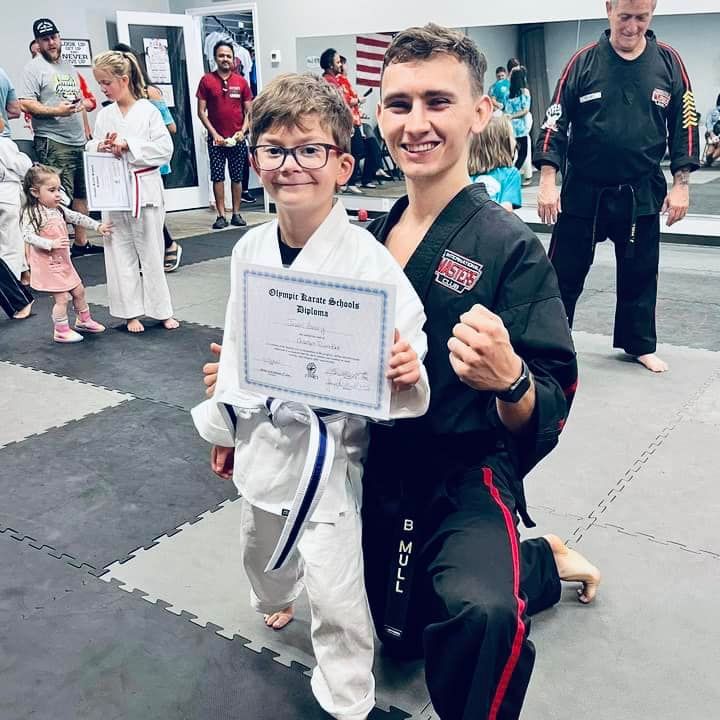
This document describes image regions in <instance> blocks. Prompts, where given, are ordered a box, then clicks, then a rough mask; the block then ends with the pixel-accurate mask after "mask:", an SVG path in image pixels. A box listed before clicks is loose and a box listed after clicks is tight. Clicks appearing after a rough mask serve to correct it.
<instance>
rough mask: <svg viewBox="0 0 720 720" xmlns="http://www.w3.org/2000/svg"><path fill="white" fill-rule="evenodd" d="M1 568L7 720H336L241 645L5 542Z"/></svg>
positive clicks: (262, 656) (302, 682)
mask: <svg viewBox="0 0 720 720" xmlns="http://www.w3.org/2000/svg"><path fill="white" fill-rule="evenodd" d="M0 565H1V566H2V568H3V573H2V577H0V647H2V652H1V653H0V717H2V718H3V720H25V719H26V718H43V719H45V718H53V720H79V719H80V718H82V720H121V719H122V720H226V719H227V720H230V719H231V718H232V720H240V719H242V718H247V719H248V720H250V719H252V720H278V719H279V718H288V719H290V718H303V720H326V719H327V718H329V716H328V715H326V714H325V713H324V712H323V711H322V710H321V709H320V708H319V706H318V705H317V704H316V702H315V700H314V698H313V696H312V693H311V690H310V684H309V681H308V678H306V677H304V676H303V675H302V673H301V672H300V671H301V670H302V668H284V667H282V666H280V665H278V664H277V663H274V662H272V654H271V653H269V652H263V653H255V652H253V651H252V650H248V649H247V648H245V647H244V646H243V644H242V639H241V638H236V639H235V640H234V641H229V640H226V639H224V638H221V637H219V636H218V635H216V634H214V633H213V632H212V629H211V628H207V629H203V628H200V627H198V626H196V625H194V624H192V623H191V622H189V620H190V617H191V616H185V615H183V616H180V617H176V616H173V615H171V614H170V613H167V612H164V611H163V609H162V606H160V605H158V606H155V605H150V604H148V603H146V602H142V600H141V599H140V597H137V596H132V595H128V594H127V593H124V592H121V591H119V590H118V589H117V588H115V587H114V586H112V585H108V584H106V583H104V582H102V581H101V580H98V579H97V578H94V577H92V576H89V575H87V574H84V573H81V572H79V571H77V570H74V569H73V568H71V567H70V566H69V565H67V564H65V563H62V562H60V561H58V560H53V559H52V558H50V557H48V556H47V555H43V554H42V553H39V552H37V551H36V550H33V549H31V548H29V547H27V546H26V545H25V544H23V543H19V542H17V541H15V540H13V539H12V538H11V537H10V536H9V534H8V533H0ZM371 717H373V718H374V719H375V720H380V719H381V718H386V719H387V720H400V719H401V718H403V717H405V716H404V715H403V714H397V713H395V714H393V715H390V714H387V713H382V712H380V711H376V712H374V713H373V715H372V716H371Z"/></svg>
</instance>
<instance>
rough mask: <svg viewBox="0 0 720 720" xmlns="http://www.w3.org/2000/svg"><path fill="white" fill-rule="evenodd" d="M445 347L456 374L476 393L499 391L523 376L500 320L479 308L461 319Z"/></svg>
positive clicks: (493, 314)
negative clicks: (479, 391) (478, 391)
mask: <svg viewBox="0 0 720 720" xmlns="http://www.w3.org/2000/svg"><path fill="white" fill-rule="evenodd" d="M447 346H448V350H449V351H450V365H452V368H453V370H454V371H455V374H456V375H457V376H458V378H460V380H462V382H464V383H465V384H466V385H469V386H470V387H472V388H474V389H475V390H484V391H490V392H502V391H504V390H507V389H508V388H509V387H510V386H511V385H512V384H513V383H514V382H515V381H516V380H517V379H518V378H519V377H520V374H521V373H522V360H521V359H520V357H519V356H518V355H517V354H516V353H515V351H514V350H513V347H512V345H511V344H510V335H509V333H508V331H507V329H506V328H505V325H504V324H503V321H502V320H501V319H500V318H499V317H498V316H497V315H495V313H492V312H490V310H488V309H487V308H486V307H483V306H482V305H473V307H472V308H471V309H470V310H469V311H468V312H466V313H463V314H462V315H461V316H460V322H459V323H458V324H457V325H455V327H454V328H453V336H452V337H451V338H450V340H448V344H447Z"/></svg>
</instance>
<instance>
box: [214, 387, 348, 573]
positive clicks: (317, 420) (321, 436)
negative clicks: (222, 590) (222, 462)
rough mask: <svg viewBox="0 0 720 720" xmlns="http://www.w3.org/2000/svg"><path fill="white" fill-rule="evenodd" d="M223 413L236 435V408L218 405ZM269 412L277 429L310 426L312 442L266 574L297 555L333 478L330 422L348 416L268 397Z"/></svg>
mask: <svg viewBox="0 0 720 720" xmlns="http://www.w3.org/2000/svg"><path fill="white" fill-rule="evenodd" d="M218 404H219V406H220V410H221V412H222V411H224V412H223V415H225V417H226V418H227V419H228V420H229V422H230V424H231V425H232V431H233V435H234V434H235V430H236V429H237V415H236V413H235V408H234V407H233V406H232V405H229V404H228V403H224V402H221V403H218ZM265 409H266V411H267V413H268V415H269V416H270V420H271V421H272V423H273V424H274V425H276V426H278V421H279V425H280V426H282V425H287V424H289V423H290V422H300V423H303V424H304V425H308V426H309V427H310V440H309V442H308V449H307V455H306V457H305V465H304V467H303V471H302V475H301V476H300V481H299V483H298V486H297V490H296V492H295V497H294V498H293V501H292V505H291V506H290V512H289V514H288V516H287V518H286V519H285V525H284V527H283V530H282V532H281V533H280V538H279V539H278V541H277V544H276V546H275V550H274V551H273V554H272V557H271V558H270V560H269V562H268V564H267V566H266V567H265V572H272V571H273V570H279V569H280V568H281V567H283V565H284V564H285V563H286V562H287V560H288V558H289V557H290V556H291V555H292V554H293V552H294V551H295V548H296V547H297V544H298V542H299V540H300V537H301V536H302V533H303V531H304V530H305V526H306V525H307V522H308V521H309V520H310V518H311V517H312V514H313V513H314V512H315V509H316V508H317V506H318V503H319V502H320V499H321V498H322V495H323V492H325V487H326V486H327V483H328V480H329V478H330V470H331V468H332V464H333V461H334V460H335V440H334V439H333V436H332V434H331V433H329V432H328V429H327V423H328V422H333V421H335V420H338V419H340V418H343V417H345V414H344V413H333V414H324V413H323V412H322V411H317V410H313V409H312V408H311V407H310V406H308V405H302V404H300V403H295V402H288V401H285V400H278V399H277V398H267V400H266V401H265Z"/></svg>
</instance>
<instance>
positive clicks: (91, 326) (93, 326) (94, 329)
mask: <svg viewBox="0 0 720 720" xmlns="http://www.w3.org/2000/svg"><path fill="white" fill-rule="evenodd" d="M75 329H76V330H81V331H82V332H88V333H101V332H105V326H104V325H101V324H100V323H99V322H96V321H95V320H93V319H92V318H88V319H87V320H86V321H85V322H83V321H82V320H80V318H77V320H75Z"/></svg>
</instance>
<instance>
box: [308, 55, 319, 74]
mask: <svg viewBox="0 0 720 720" xmlns="http://www.w3.org/2000/svg"><path fill="white" fill-rule="evenodd" d="M305 68H306V69H307V70H319V69H320V56H319V55H308V56H307V57H306V58H305Z"/></svg>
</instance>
